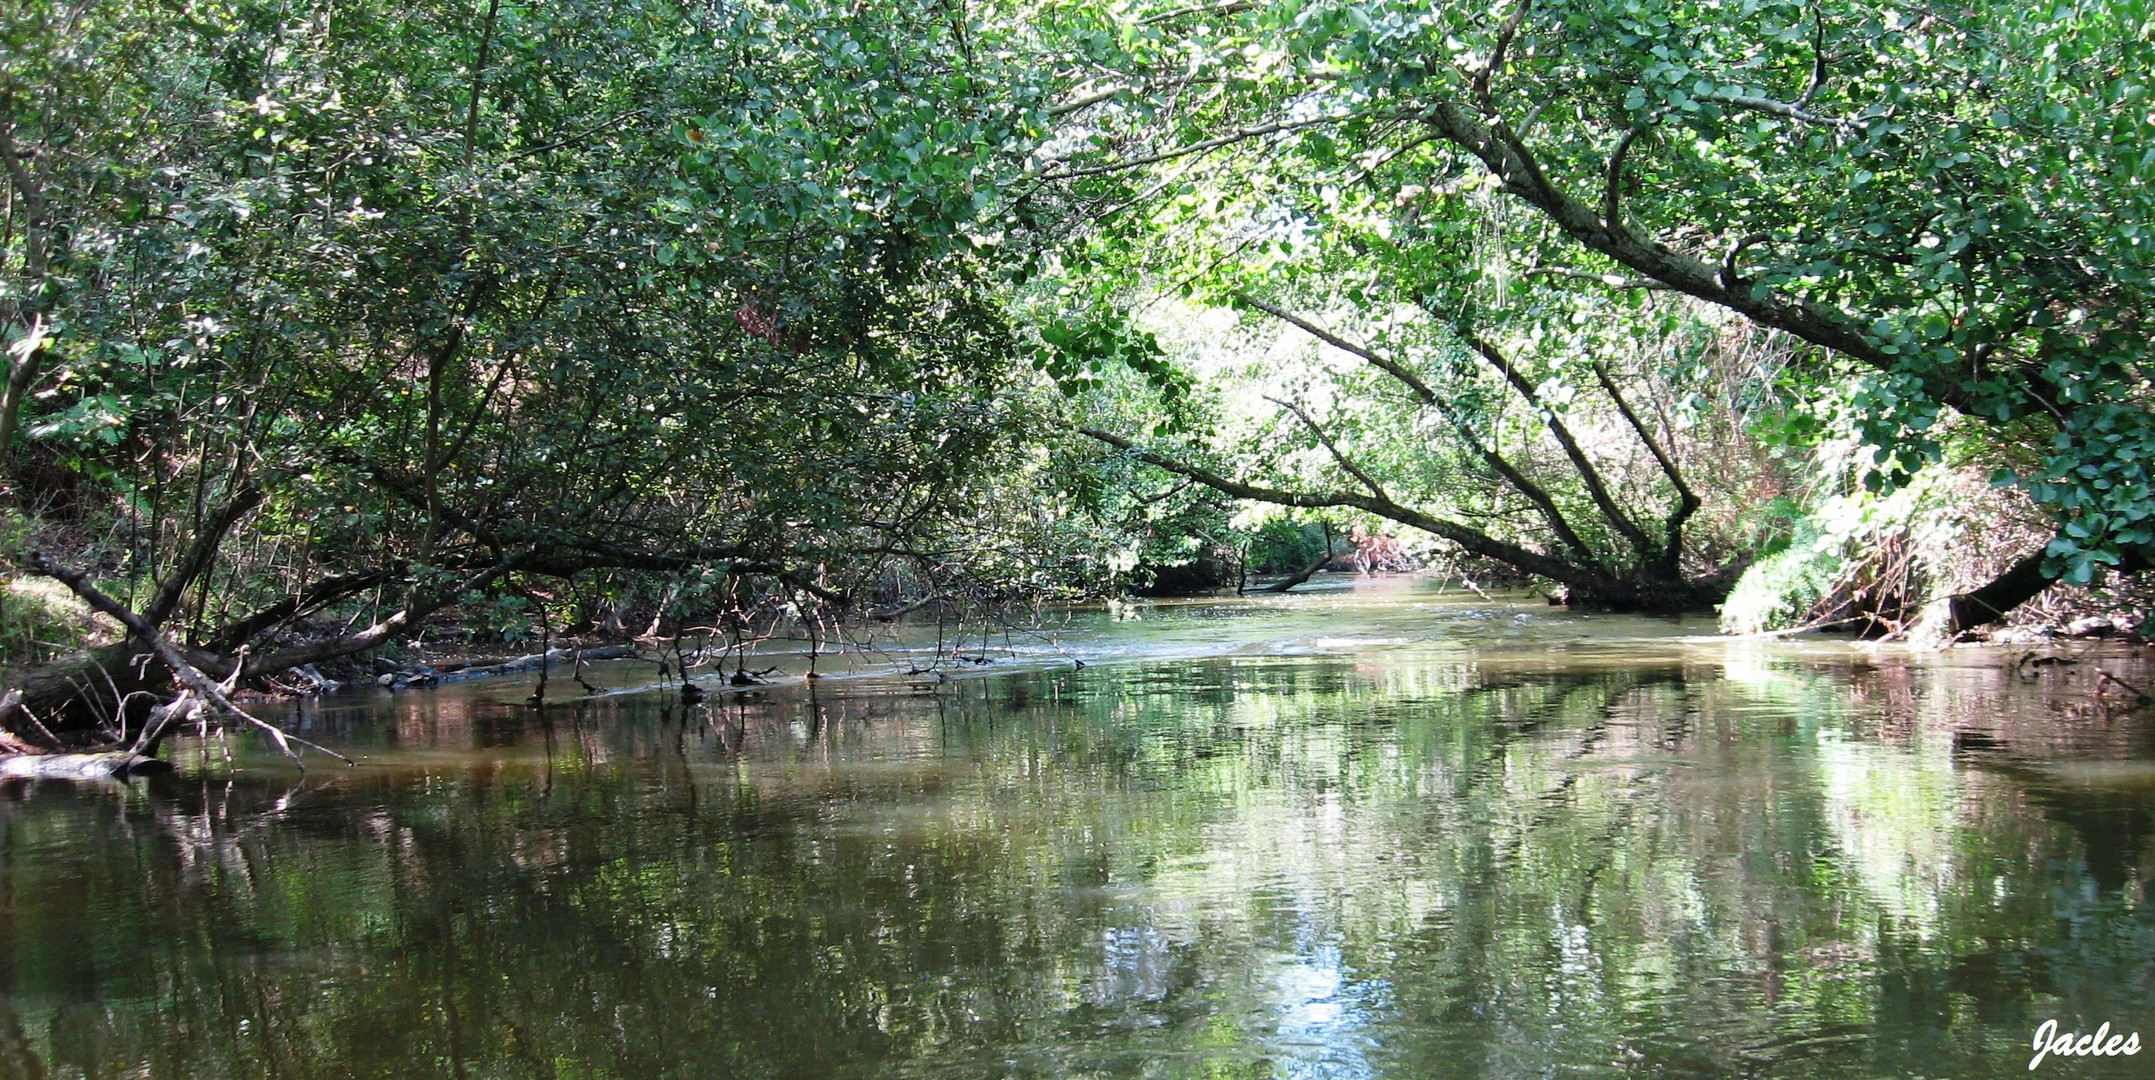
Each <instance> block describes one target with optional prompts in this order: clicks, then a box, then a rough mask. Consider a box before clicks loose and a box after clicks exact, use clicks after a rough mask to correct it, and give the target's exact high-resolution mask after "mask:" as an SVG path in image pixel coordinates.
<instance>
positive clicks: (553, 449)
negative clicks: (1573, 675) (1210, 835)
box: [0, 0, 2155, 749]
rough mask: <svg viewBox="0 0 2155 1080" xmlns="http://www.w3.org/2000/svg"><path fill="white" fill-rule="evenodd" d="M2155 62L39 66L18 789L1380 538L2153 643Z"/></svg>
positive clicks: (49, 9) (718, 17)
mask: <svg viewBox="0 0 2155 1080" xmlns="http://www.w3.org/2000/svg"><path fill="white" fill-rule="evenodd" d="M2151 56H2155V18H2151V15H2150V12H2149V10H2148V6H2147V5H2146V4H2145V3H2138V2H2132V0H2108V2H2092V0H2091V2H2083V3H2070V2H2068V3H2061V4H2057V5H2050V6H2044V7H2041V8H2040V9H2039V10H2038V9H2036V8H2032V7H2030V6H2028V5H2005V4H1988V3H1968V4H1957V5H1942V4H1920V3H1911V4H1898V5H1894V4H1878V3H1852V2H1838V0H1814V2H1773V0H1759V2H1753V0H1727V2H1719V0H1714V2H1680V3H1641V2H1638V0H1621V2H1619V0H1590V2H1571V3H1557V2H1546V3H1532V2H1514V3H1502V4H1498V5H1495V6H1494V7H1488V8H1482V7H1476V8H1469V7H1464V6H1458V7H1452V6H1437V7H1432V6H1430V5H1428V4H1409V3H1396V2H1368V3H1348V2H1340V0H1277V2H1256V0H1221V2H1213V3H1195V4H1192V3H1187V2H1181V3H1178V2H1175V0H1165V2H1155V0H1130V2H1120V0H1118V2H1114V3H1099V2H1093V0H1084V2H1080V0H1068V2H1064V0H1039V2H1018V0H1013V2H987V3H983V2H978V0H973V2H961V0H861V2H857V3H824V2H820V0H726V2H720V0H688V2H682V0H655V2H654V0H638V2H635V3H630V2H627V0H571V2H564V3H549V4H531V3H524V2H518V0H472V2H454V3H452V2H446V0H415V2H397V3H388V2H385V0H340V2H337V3H330V2H327V0H259V2H256V0H244V2H241V0H168V2H159V3H150V2H144V0H65V2H63V0H25V2H24V3H19V4H14V5H10V6H9V7H8V9H7V11H6V12H5V13H0V167H4V170H5V175H6V183H5V186H4V199H5V204H4V207H0V327H4V333H5V344H6V353H7V362H6V366H7V379H6V383H5V386H4V388H0V483H4V484H5V485H6V497H5V500H4V502H5V504H6V509H5V511H4V519H0V533H4V535H0V551H4V557H5V559H6V574H7V579H6V588H5V590H0V602H4V607H0V648H4V650H5V655H4V657H0V661H4V662H5V664H6V666H7V670H8V672H9V675H8V679H7V683H8V686H9V690H8V691H7V692H6V694H5V696H4V697H0V741H4V742H5V743H6V744H7V745H9V746H10V747H12V748H16V749H52V748H55V747H59V746H63V745H65V746H77V745H86V744H96V743H100V742H104V743H110V742H112V741H114V740H116V739H117V740H121V741H125V740H126V739H127V738H128V736H129V732H130V730H132V731H133V733H134V739H135V743H136V745H140V742H141V738H142V736H143V734H144V732H145V730H146V725H147V724H148V723H150V721H148V720H147V719H145V718H144V716H143V715H140V714H141V712H142V710H145V709H147V708H148V707H149V705H150V704H151V703H152V702H158V703H162V704H161V705H160V707H159V713H158V715H159V716H160V717H161V719H160V721H159V722H160V723H162V722H165V721H169V720H170V719H171V718H173V717H174V716H185V715H193V710H197V709H208V710H212V711H217V710H226V709H229V706H230V702H229V698H230V696H231V695H232V694H235V693H237V692H238V691H239V690H240V689H241V688H243V687H253V688H256V689H261V688H268V687H275V686H280V685H281V686H293V685H303V684H306V683H308V682H312V681H313V680H315V679H317V678H319V677H321V672H322V671H323V670H325V667H324V666H325V665H327V669H328V670H331V671H337V670H341V669H339V668H338V667H337V665H339V664H343V665H347V666H350V665H355V664H357V663H359V661H361V660H362V659H364V658H367V657H371V656H377V655H391V656H394V655H397V654H398V653H400V652H401V651H403V650H407V649H411V648H413V647H415V645H416V644H417V643H420V642H423V641H426V640H429V635H431V640H435V641H445V642H452V643H461V644H462V645H464V646H466V647H470V648H485V647H489V646H493V647H499V646H501V645H518V644H521V643H522V642H526V641H533V642H545V641H550V640H552V639H553V638H555V637H557V636H560V635H564V634H568V635H583V636H616V637H620V636H633V635H636V634H637V633H639V632H642V633H644V634H658V635H666V634H678V633H680V632H681V631H682V630H683V629H684V628H689V627H702V628H705V629H706V630H707V631H708V632H710V633H713V634H715V635H717V636H719V637H722V638H725V639H728V640H730V641H738V640H741V639H743V638H747V637H752V636H755V635H759V634H766V633H772V632H778V631H780V630H781V629H782V628H787V627H791V628H794V631H788V632H796V631H797V632H804V633H807V634H809V635H810V636H815V635H818V634H828V633H831V632H834V630H835V628H837V627H839V626H842V625H844V624H846V623H848V622H853V621H860V620H870V619H878V618H883V619H887V618H894V617H897V616H900V615H903V614H907V613H910V612H915V611H922V610H927V609H934V610H940V611H945V612H950V613H954V614H956V615H958V616H959V617H961V618H964V617H973V616H977V615H979V614H980V613H984V612H990V611H993V612H1001V613H1005V617H1008V613H1010V612H1014V611H1024V610H1027V609H1033V608H1037V607H1038V606H1039V605H1041V604H1046V603H1051V602H1058V601H1067V600H1076V599H1083V598H1088V597H1097V596H1101V595H1116V594H1120V593H1123V592H1126V591H1130V590H1146V589H1168V588H1174V587H1186V586H1199V585H1222V584H1226V585H1232V584H1233V583H1234V581H1233V579H1234V578H1235V577H1237V576H1238V575H1240V574H1243V573H1247V572H1250V571H1257V572H1267V573H1289V574H1292V573H1294V572H1297V571H1307V570H1308V569H1310V568H1311V567H1312V566H1313V565H1315V564H1316V563H1317V562H1319V561H1321V560H1322V559H1323V558H1325V557H1329V556H1331V555H1332V554H1333V553H1334V551H1335V550H1336V549H1335V548H1334V544H1335V542H1337V541H1339V540H1348V541H1350V542H1351V543H1354V544H1359V545H1360V550H1361V551H1362V553H1363V554H1364V555H1365V557H1367V556H1371V555H1380V556H1383V557H1390V555H1391V552H1392V550H1393V549H1394V548H1395V546H1396V547H1397V548H1398V549H1399V550H1402V551H1403V552H1404V553H1405V554H1406V555H1407V556H1411V557H1412V558H1413V559H1414V560H1416V561H1419V562H1420V563H1422V564H1425V565H1429V566H1434V567H1437V568H1440V569H1444V570H1446V571H1448V572H1451V573H1455V574H1461V575H1464V576H1467V577H1470V578H1473V579H1475V580H1479V581H1484V582H1490V581H1503V582H1506V583H1516V584H1526V585H1531V586H1533V587H1536V588H1538V589H1540V590H1541V591H1543V592H1544V593H1545V594H1547V595H1549V596H1550V597H1551V598H1552V599H1555V600H1561V601H1563V602H1567V603H1572V604H1578V605H1583V606H1590V607H1596V608H1605V609H1615V610H1629V611H1647V612H1677V611H1698V610H1712V609H1714V608H1717V607H1718V608H1719V610H1720V611H1721V614H1722V619H1723V622H1724V625H1725V626H1727V627H1728V628H1730V629H1732V630H1738V631H1746V632H1749V631H1760V630H1773V629H1784V628H1791V627H1799V626H1840V627H1849V628H1854V629H1858V630H1861V631H1864V632H1870V633H1880V634H1892V635H1902V636H1912V637H1922V638H1927V639H1930V640H1950V639H1953V638H1956V637H1961V636H1965V635H1968V634H1970V633H1975V632H1982V631H1984V630H1985V628H1988V627H1994V626H1995V625H1996V624H1998V623H2000V622H2001V621H2005V622H2008V623H2011V622H2015V621H2018V622H2021V623H2031V624H2042V623H2044V622H2045V621H2048V622H2051V623H2057V622H2062V621H2064V620H2065V619H2067V618H2080V619H2081V620H2082V622H2081V623H2080V625H2081V627H2082V628H2083V629H2088V628H2110V629H2115V630H2119V631H2127V632H2129V631H2132V630H2134V629H2135V628H2137V627H2140V626H2141V625H2143V622H2142V619H2143V616H2144V614H2145V610H2146V606H2147V604H2146V595H2147V594H2146V591H2145V585H2144V584H2143V575H2144V571H2145V570H2146V569H2147V567H2148V564H2149V557H2150V554H2151V553H2155V532H2151V530H2155V525H2151V522H2150V511H2151V509H2155V498H2151V495H2150V476H2149V463H2150V459H2151V458H2155V419H2151V414H2150V411H2149V405H2150V399H2151V396H2155V395H2151V386H2150V372H2149V368H2148V363H2147V348H2146V342H2147V339H2148V333H2147V325H2146V321H2145V320H2146V319H2147V318H2148V313H2149V299H2150V295H2151V278H2150V272H2151V258H2155V239H2151V237H2150V235H2149V229H2150V227H2151V222H2155V213H2151V210H2155V205H2151V203H2155V194H2151V191H2150V183H2151V180H2155V139H2151V138H2150V135H2151V131H2155V119H2151V114H2150V98H2149V77H2148V70H2147V68H2148V63H2149V58H2150V57H2151ZM1337 550H1344V548H1341V549H1337ZM176 688H177V697H176V698H175V697H174V693H175V689H176ZM131 710H133V711H132V712H131ZM130 725H133V726H132V728H130Z"/></svg>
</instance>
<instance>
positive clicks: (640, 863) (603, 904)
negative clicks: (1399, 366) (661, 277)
mask: <svg viewBox="0 0 2155 1080" xmlns="http://www.w3.org/2000/svg"><path fill="white" fill-rule="evenodd" d="M2054 689H2055V688H2047V689H2046V688H2044V687H2041V686H2035V687H2023V686H2020V685H2019V684H2015V683H2012V682H2010V681H2004V680H2002V679H2001V678H1993V677H1992V676H1990V675H1987V674H1982V673H1971V672H1967V671H1956V670H1944V669H1940V670H1931V669H1922V668H1910V667H1893V666H1881V667H1878V668H1876V669H1872V670H1856V671H1849V672H1842V673H1826V674H1821V673H1819V672H1818V671H1815V670H1812V669H1806V668H1794V667H1788V666H1786V665H1777V664H1775V663H1772V662H1761V663H1757V664H1753V665H1746V664H1745V663H1743V662H1740V660H1730V659H1728V658H1727V657H1715V658H1712V659H1711V660H1710V661H1706V660H1702V661H1693V662H1686V661H1674V660H1669V661H1660V660H1656V661H1645V662H1640V663H1636V664H1629V665H1621V666H1603V667H1600V668H1594V669H1587V670H1574V671H1566V670H1564V669H1563V668H1562V667H1561V666H1560V665H1551V667H1550V668H1549V669H1548V670H1522V669H1521V668H1519V667H1518V666H1508V667H1504V668H1497V667H1495V666H1490V665H1481V664H1476V663H1472V662H1460V663H1456V664H1426V665H1412V664H1400V665H1370V666H1360V667H1358V666H1356V665H1354V664H1351V663H1346V662H1326V663H1311V662H1308V661H1282V660H1264V659H1247V660H1234V661H1220V662H1208V663H1200V664H1191V665H1187V666H1185V667H1182V668H1179V669H1178V668H1168V667H1164V666H1156V667H1143V668H1131V669H1127V670H1123V671H1117V670H1114V669H1097V668H1096V669H1089V670H1088V671H1086V672H1080V673H1048V674H1039V675H1033V676H1025V677H1018V678H1007V679H997V680H980V681H971V682H959V683H952V684H945V685H939V686H932V687H930V686H924V687H921V688H919V690H918V692H917V693H914V694H912V695H911V696H891V695H888V694H887V693H874V692H871V691H870V690H869V689H868V688H865V687H853V688H850V689H829V690H824V691H819V692H818V693H817V694H816V695H815V696H813V697H812V698H809V699H806V700H801V699H796V698H793V697H788V696H783V695H762V696H738V697H723V696H722V697H715V698H713V699H712V700H710V701H708V702H705V703H701V704H697V705H683V704H680V703H679V702H674V701H666V702H663V703H661V702H657V701H655V700H653V699H650V698H643V699H609V700H603V701H598V702H582V703H564V704H563V705H560V706H557V707H553V708H550V709H549V710H547V711H546V712H545V713H541V714H534V713H532V712H530V711H529V710H518V709H511V708H507V707H501V706H493V705H487V704H484V703H483V702H474V701H469V700H466V701H458V700H457V699H454V698H452V697H448V696H443V697H442V698H439V699H435V700H434V703H433V705H432V707H431V709H430V710H429V711H426V712H412V713H405V714H401V715H400V716H399V717H397V718H395V719H393V720H392V721H390V722H387V723H385V724H375V723H372V722H368V721H359V720H352V719H350V718H346V719H344V720H341V721H340V720H337V719H336V718H334V717H331V718H327V719H324V720H323V721H322V723H324V724H325V725H335V724H338V723H342V724H344V725H345V727H346V730H345V734H346V735H347V736H348V737H350V738H351V739H353V740H354V741H355V742H359V743H361V744H365V743H367V741H368V740H370V739H371V740H377V742H376V745H386V744H389V743H393V744H394V745H395V748H396V756H395V758H394V761H395V762H396V764H394V765H393V766H390V767H382V768H375V769H365V770H361V771H359V772H356V773H352V774H343V775H334V776H331V775H319V776H310V777H308V778H306V779H305V780H304V781H302V782H299V783H297V784H295V785H293V786H292V787H290V788H288V789H287V788H283V787H280V786H278V785H275V784H264V783H262V782H259V781H247V782H243V781H239V780H228V779H221V778H211V779H180V778H174V779H171V780H168V781H165V782H161V783H159V784H157V785H155V786H154V787H152V788H151V789H148V790H144V789H141V788H131V789H117V788H116V789H111V790H106V791H90V792H83V793H79V794H71V793H66V792H61V793H54V792H52V791H50V790H43V791H39V792H38V793H37V795H36V797H35V798H34V799H32V800H29V801H20V800H21V794H20V792H18V793H17V795H16V798H17V801H15V802H13V803H11V804H9V805H7V806H6V807H5V809H4V813H5V815H6V816H5V818H4V829H5V833H4V837H0V850H4V852H5V853H6V857H7V863H6V873H5V874H4V875H0V887H4V889H5V895H4V897H0V900H4V901H5V906H4V910H0V935H4V939H0V944H4V949H0V955H4V957H5V963H6V969H5V971H4V975H5V978H6V979H7V984H6V985H8V986H10V987H12V990H13V998H12V1003H13V1007H14V1010H15V1013H16V1014H17V1015H18V1016H19V1017H20V1018H21V1022H22V1024H23V1026H24V1028H25V1029H26V1031H27V1036H26V1037H25V1039H24V1040H23V1044H24V1045H26V1046H28V1047H31V1048H34V1049H35V1050H37V1052H38V1053H40V1054H42V1055H43V1058H44V1062H43V1064H44V1065H47V1066H49V1067H50V1070H51V1072H52V1073H53V1074H55V1075H57V1074H61V1073H67V1074H69V1075H78V1074H79V1075H83V1076H118V1075H126V1074H128V1073H129V1070H138V1071H139V1069H140V1067H141V1066H142V1065H144V1064H145V1063H147V1066H148V1074H149V1075H153V1076H166V1075H279V1076H377V1075H378V1076H409V1075H440V1076H459V1077H461V1076H618V1077H638V1078H642V1077H669V1076H705V1075H714V1074H716V1075H744V1076H745V1075H769V1076H869V1075H878V1076H880V1075H887V1074H890V1073H892V1072H893V1071H896V1072H899V1073H901V1074H904V1073H908V1072H910V1073H915V1074H918V1075H957V1076H971V1075H980V1076H1005V1075H1008V1076H1047V1075H1109V1076H1124V1075H1127V1076H1150V1075H1162V1076H1172V1075H1232V1076H1244V1075H1258V1076H1269V1075H1290V1076H1293V1075H1309V1076H1356V1075H1373V1076H1374V1075H1401V1076H1453V1075H1490V1076H1498V1075H1519V1074H1540V1073H1544V1072H1550V1071H1565V1070H1571V1069H1577V1070H1581V1071H1587V1072H1597V1071H1598V1072H1606V1071H1611V1070H1619V1071H1620V1070H1625V1069H1638V1070H1641V1071H1646V1072H1661V1073H1668V1074H1695V1075H1719V1074H1724V1073H1747V1074H1772V1075H1821V1076H1825V1075H1872V1074H1874V1073H1904V1072H1911V1071H1924V1072H1927V1073H1932V1074H1940V1073H1943V1074H1949V1075H1950V1074H1954V1073H1966V1074H1972V1075H1993V1074H1995V1073H1996V1072H1997V1071H1998V1070H1999V1069H2000V1068H2001V1067H2002V1066H2001V1063H2007V1064H2017V1062H2018V1061H2024V1060H2025V1058H2024V1056H2023V1057H2020V1058H2018V1059H2017V1060H2016V1058H2015V1056H2014V1055H2015V1054H2016V1053H2018V1052H2020V1050H2019V1048H2021V1047H2023V1046H2024V1045H2025V1039H2026V1037H2027V1033H2028V1032H2030V1031H2032V1030H2033V1027H2034V1025H2035V1023H2037V1022H2039V1020H2040V1019H2041V1018H2042V1017H2045V1016H2050V1015H2071V1016H2087V1017H2090V1018H2094V1020H2100V1019H2110V1020H2113V1021H2114V1022H2116V1023H2119V1024H2120V1025H2126V1024H2130V1023H2132V1022H2134V1021H2136V1020H2137V1021H2139V1022H2140V1024H2141V1028H2142V1030H2143V1031H2147V1030H2155V1011H2151V1004H2155V986H2151V985H2150V980H2151V971H2155V966H2151V961H2150V957H2155V931H2151V922H2150V919H2149V916H2148V914H2147V908H2146V905H2145V900H2146V896H2145V893H2146V881H2147V878H2148V876H2149V873H2150V867H2151V864H2155V860H2151V853H2150V851H2149V850H2148V844H2147V840H2146V837H2147V835H2148V828H2149V815H2150V806H2151V800H2150V797H2149V793H2148V787H2149V785H2148V784H2147V783H2146V782H2145V781H2144V780H2137V781H2136V780H2134V779H2133V777H2134V776H2138V775H2144V774H2136V773H2133V772H2132V771H2131V769H2130V768H2129V767H2124V766H2118V765H2117V764H2116V763H2117V762H2119V761H2121V760H2123V761H2130V760H2132V759H2131V757H2130V755H2131V754H2132V753H2137V752H2139V751H2138V750H2137V749H2136V748H2139V747H2144V746H2145V743H2144V741H2142V742H2135V741H2134V740H2144V739H2145V737H2146V728H2145V724H2144V722H2142V721H2140V720H2135V719H2133V718H2129V717H2128V718H2118V717H2114V716H2113V717H2105V716H2102V715H2100V714H2099V711H2098V712H2089V713H2086V714H2085V715H2083V714H2081V713H2075V712H2072V711H2071V710H2070V709H2067V710H2065V711H2062V712H2054V713H2053V712H2044V711H2041V710H2036V711H2031V710H2030V709H2029V708H2028V707H2027V704H2026V703H2030V702H2037V701H2055V700H2057V695H2056V694H2055V693H2054V692H2052V691H2054ZM2046 694H2047V696H2044V695H2046ZM2068 704H2070V701H2069V702H2068ZM2082 705H2083V706H2084V707H2085V708H2086V709H2097V705H2096V704H2095V703H2092V702H2083V703H2082ZM2025 717H2032V718H2031V719H2023V718H2025ZM1956 734H1957V735H1958V740H1957V741H1956ZM474 748H486V749H485V752H484V753H476V754H475V753H473V750H474ZM2138 760H2140V761H2142V762H2145V761H2146V757H2145V755H2143V756H2141V757H2140V758H2139V759H2138ZM2106 763H2107V764H2106ZM2106 769H2107V770H2108V771H2107V772H2106V771H2105V770H2106ZM2136 785H2137V786H2136ZM93 852H95V853H100V854H97V855H96V856H95V857H92V855H91V854H89V853H93ZM2094 1020H2091V1023H2090V1025H2089V1026H2092V1023H2093V1022H2094ZM12 1045H14V1044H13V1043H11V1042H10V1040H9V1038H8V1037H7V1032H6V1030H5V1025H4V1024H0V1059H5V1058H8V1057H9V1050H8V1047H9V1046H12ZM1268 1063H1269V1064H1268ZM18 1074H20V1075H29V1074H27V1073H18ZM5 1075H8V1074H7V1073H5V1072H4V1071H0V1076H5Z"/></svg>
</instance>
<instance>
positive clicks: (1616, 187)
mask: <svg viewBox="0 0 2155 1080" xmlns="http://www.w3.org/2000/svg"><path fill="white" fill-rule="evenodd" d="M1645 131H1646V129H1645V128H1643V127H1635V128H1632V129H1631V130H1630V131H1627V132H1624V137H1623V139H1622V140H1620V141H1618V142H1617V144H1616V150H1615V152H1613V153H1611V154H1610V155H1609V175H1608V180H1607V181H1606V182H1605V184H1604V187H1603V190H1602V193H1601V220H1602V223H1603V224H1606V225H1608V226H1609V227H1610V228H1612V229H1613V228H1617V227H1619V226H1621V225H1622V224H1623V221H1624V218H1623V206H1622V203H1621V202H1620V201H1619V200H1620V197H1621V195H1622V191H1623V184H1624V158H1625V156H1627V155H1629V154H1630V153H1631V147H1632V144H1634V143H1636V142H1638V141H1639V136H1640V135H1641V134H1643V133H1644V132H1645Z"/></svg>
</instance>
